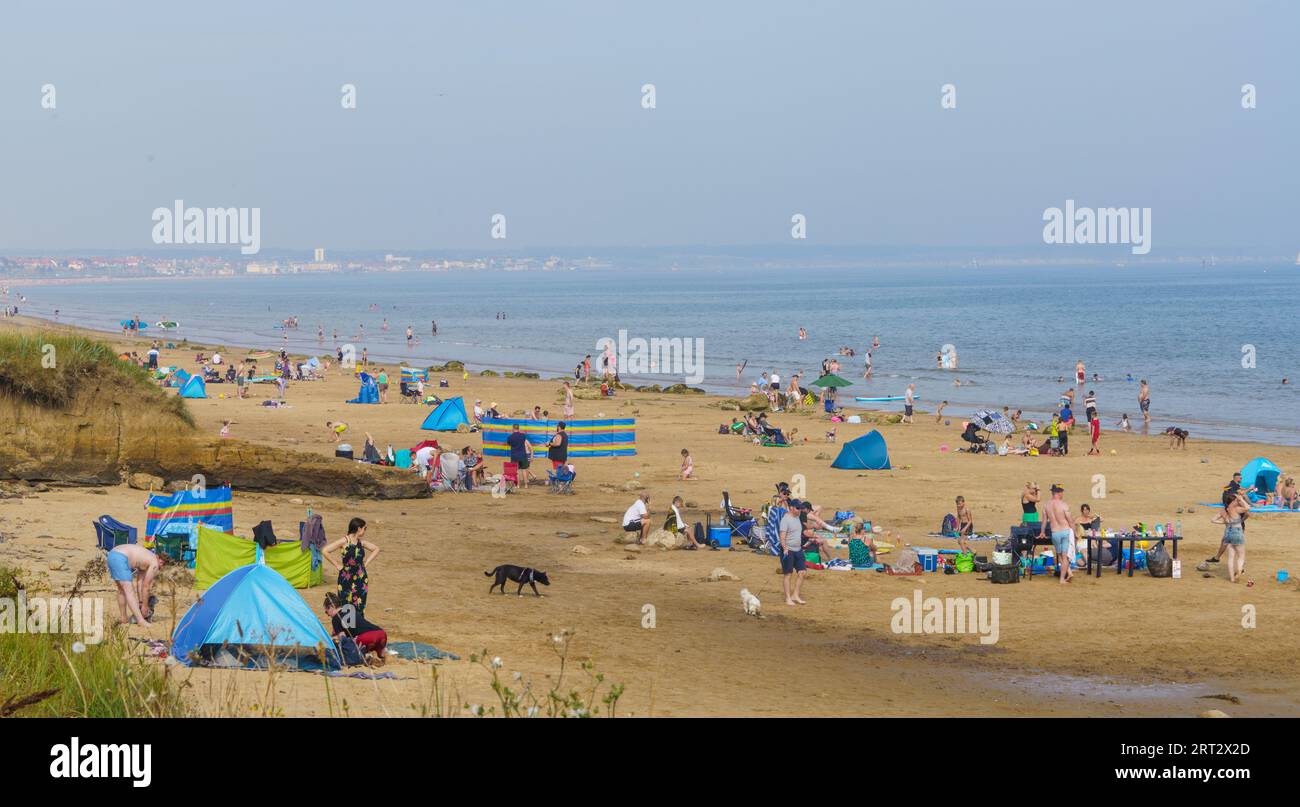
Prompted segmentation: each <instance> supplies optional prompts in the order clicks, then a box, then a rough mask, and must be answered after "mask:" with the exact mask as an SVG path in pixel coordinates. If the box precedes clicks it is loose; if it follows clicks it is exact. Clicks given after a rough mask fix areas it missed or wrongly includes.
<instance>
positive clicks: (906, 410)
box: [903, 384, 916, 423]
mask: <svg viewBox="0 0 1300 807" xmlns="http://www.w3.org/2000/svg"><path fill="white" fill-rule="evenodd" d="M915 401H916V385H915V384H908V385H907V392H905V393H903V422H904V423H911V422H912V404H913V403H914V402H915Z"/></svg>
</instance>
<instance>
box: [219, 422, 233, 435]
mask: <svg viewBox="0 0 1300 807" xmlns="http://www.w3.org/2000/svg"><path fill="white" fill-rule="evenodd" d="M234 422H235V421H233V420H223V421H222V422H221V436H222V437H229V436H230V424H231V423H234Z"/></svg>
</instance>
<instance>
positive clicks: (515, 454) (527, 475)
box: [506, 423, 533, 488]
mask: <svg viewBox="0 0 1300 807" xmlns="http://www.w3.org/2000/svg"><path fill="white" fill-rule="evenodd" d="M506 445H507V446H509V447H510V461H511V462H513V463H514V464H515V465H517V466H519V479H518V482H519V485H520V486H521V487H524V488H526V487H528V482H529V481H530V480H531V479H532V478H533V472H532V471H530V470H528V466H529V465H531V464H532V460H533V451H532V447H531V446H529V444H528V435H526V434H524V433H523V432H522V431H520V430H519V424H518V423H515V424H514V425H513V426H512V427H511V430H510V436H509V437H507V438H506Z"/></svg>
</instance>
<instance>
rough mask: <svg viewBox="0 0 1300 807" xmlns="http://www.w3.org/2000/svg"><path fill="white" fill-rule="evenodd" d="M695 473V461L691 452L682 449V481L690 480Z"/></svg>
mask: <svg viewBox="0 0 1300 807" xmlns="http://www.w3.org/2000/svg"><path fill="white" fill-rule="evenodd" d="M694 473H695V460H693V459H691V452H690V450H689V449H685V448H683V449H682V471H681V478H682V481H686V480H688V479H690V478H691V476H692V475H693V474H694Z"/></svg>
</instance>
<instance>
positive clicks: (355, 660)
mask: <svg viewBox="0 0 1300 807" xmlns="http://www.w3.org/2000/svg"><path fill="white" fill-rule="evenodd" d="M339 653H340V655H342V656H343V666H344V667H356V666H358V665H361V664H365V663H366V654H365V653H363V652H361V646H360V645H358V644H357V640H356V639H353V638H352V637H351V636H344V637H343V638H342V639H340V640H339Z"/></svg>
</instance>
